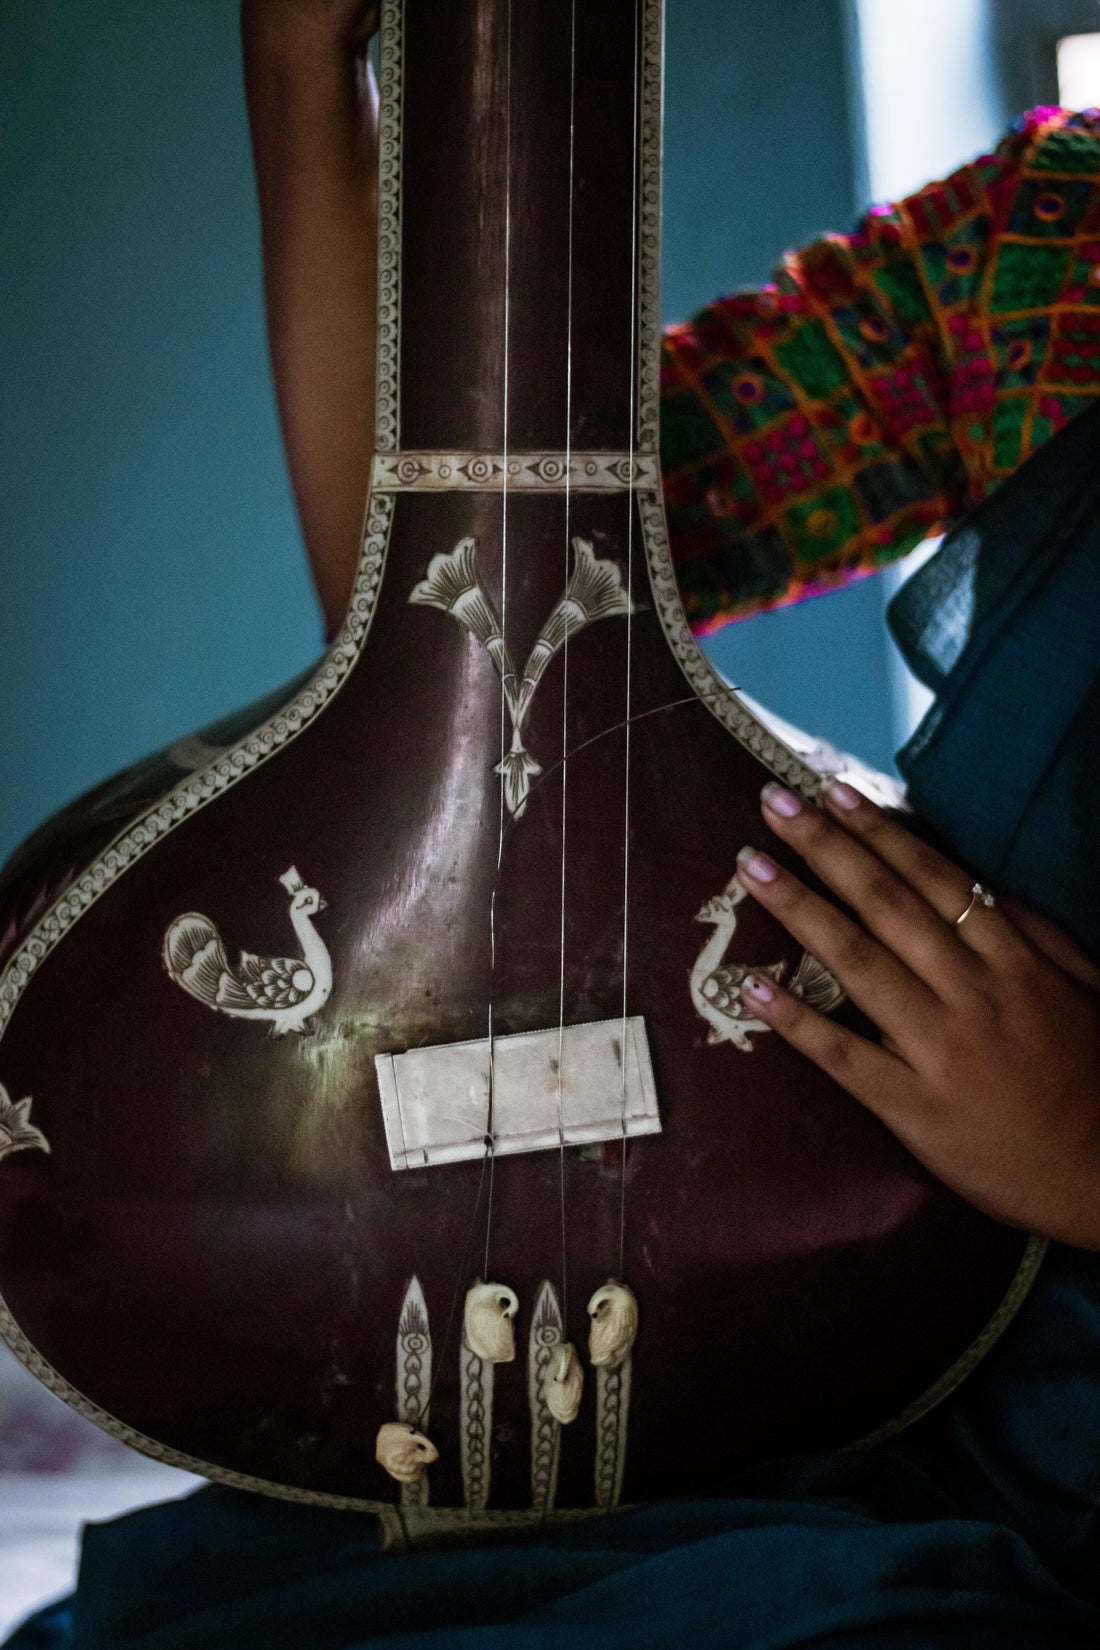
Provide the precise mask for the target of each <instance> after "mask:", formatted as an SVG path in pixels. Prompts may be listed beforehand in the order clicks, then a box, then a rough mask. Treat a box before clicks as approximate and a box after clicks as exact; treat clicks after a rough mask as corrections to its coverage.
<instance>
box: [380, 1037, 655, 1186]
mask: <svg viewBox="0 0 1100 1650" xmlns="http://www.w3.org/2000/svg"><path fill="white" fill-rule="evenodd" d="M623 1031H624V1021H623V1020H622V1019H621V1018H618V1019H614V1020H594V1021H591V1022H589V1023H588V1024H587V1025H579V1026H566V1027H565V1029H564V1031H563V1032H561V1033H560V1034H559V1031H558V1029H557V1027H556V1026H555V1027H552V1028H551V1029H550V1030H548V1031H521V1032H518V1033H516V1034H514V1035H512V1036H509V1037H497V1038H494V1040H493V1045H492V1065H493V1138H492V1149H493V1151H494V1153H495V1154H496V1155H498V1156H499V1155H501V1154H503V1153H513V1152H536V1151H545V1150H548V1149H551V1148H554V1147H557V1146H558V1145H559V1144H560V1143H561V1141H562V1140H564V1144H565V1145H567V1146H581V1145H588V1144H590V1143H592V1142H594V1141H600V1140H618V1139H619V1138H620V1136H621V1135H622V1134H623V1132H624V1130H625V1133H626V1134H628V1135H639V1134H659V1133H660V1132H661V1120H660V1117H659V1115H658V1111H657V1091H656V1088H655V1087H654V1082H653V1067H652V1065H651V1063H650V1058H649V1044H648V1041H647V1039H646V1032H645V1021H644V1020H643V1019H642V1017H641V1016H640V1015H634V1016H632V1017H630V1018H628V1019H627V1020H626V1021H625V1031H626V1036H625V1040H624V1036H623ZM559 1047H560V1051H561V1070H560V1073H559V1070H558V1054H559ZM374 1063H375V1069H376V1071H377V1074H378V1088H379V1093H380V1095H381V1100H382V1116H383V1120H384V1122H385V1126H386V1144H387V1146H388V1148H389V1154H390V1166H391V1168H394V1169H420V1168H424V1167H426V1166H427V1165H428V1164H433V1163H457V1162H461V1161H463V1160H464V1159H467V1158H480V1157H483V1156H484V1154H485V1151H486V1131H487V1129H488V1126H489V1066H490V1048H489V1039H488V1038H487V1037H486V1038H482V1039H479V1040H478V1041H476V1042H469V1043H444V1044H439V1045H437V1046H435V1047H434V1048H415V1049H409V1050H408V1051H407V1052H406V1053H404V1054H378V1055H376V1056H375V1061H374ZM559 1077H560V1084H559ZM624 1083H625V1092H624ZM559 1094H560V1099H559ZM559 1117H560V1123H561V1136H560V1138H559Z"/></svg>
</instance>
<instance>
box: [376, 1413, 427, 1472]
mask: <svg viewBox="0 0 1100 1650" xmlns="http://www.w3.org/2000/svg"><path fill="white" fill-rule="evenodd" d="M374 1458H375V1460H376V1461H377V1462H378V1464H379V1466H381V1467H385V1469H386V1471H387V1472H388V1473H389V1475H390V1477H391V1478H395V1479H396V1480H397V1482H398V1483H399V1484H415V1483H416V1480H417V1479H418V1478H419V1477H420V1475H421V1473H422V1472H423V1471H424V1468H425V1467H430V1466H431V1464H432V1462H433V1461H438V1460H439V1451H438V1450H437V1449H436V1447H435V1445H434V1444H433V1443H432V1441H431V1439H430V1438H425V1436H424V1434H423V1433H422V1432H417V1430H416V1428H415V1427H414V1426H413V1425H412V1423H411V1422H410V1421H386V1422H384V1423H383V1424H382V1426H380V1427H379V1428H378V1437H377V1439H376V1440H375V1445H374Z"/></svg>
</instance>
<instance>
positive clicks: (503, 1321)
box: [463, 1280, 519, 1364]
mask: <svg viewBox="0 0 1100 1650" xmlns="http://www.w3.org/2000/svg"><path fill="white" fill-rule="evenodd" d="M518 1311H519V1296H518V1295H517V1294H516V1292H515V1290H514V1289H509V1288H508V1286H507V1284H504V1283H482V1282H480V1280H479V1281H478V1282H477V1283H475V1284H474V1285H473V1287H472V1288H470V1289H468V1290H467V1291H466V1310H465V1314H464V1317H463V1326H464V1328H465V1332H466V1345H467V1346H468V1347H469V1348H470V1351H471V1352H476V1353H477V1355H478V1357H479V1358H484V1359H485V1361H486V1363H490V1364H510V1363H511V1362H512V1360H513V1358H514V1357H515V1355H516V1331H515V1325H514V1324H513V1322H512V1320H513V1318H514V1317H515V1315H516V1313H517V1312H518Z"/></svg>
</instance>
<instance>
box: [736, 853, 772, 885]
mask: <svg viewBox="0 0 1100 1650" xmlns="http://www.w3.org/2000/svg"><path fill="white" fill-rule="evenodd" d="M726 863H727V864H728V863H729V861H728V860H727V861H726ZM737 863H738V865H739V866H740V867H741V869H742V871H744V873H745V875H746V876H747V877H751V878H752V880H753V881H754V882H774V881H775V876H776V871H777V870H778V866H777V865H776V864H775V862H774V860H770V859H769V858H768V856H767V854H762V853H760V851H759V849H757V848H742V849H741V852H740V853H739V854H738V856H737Z"/></svg>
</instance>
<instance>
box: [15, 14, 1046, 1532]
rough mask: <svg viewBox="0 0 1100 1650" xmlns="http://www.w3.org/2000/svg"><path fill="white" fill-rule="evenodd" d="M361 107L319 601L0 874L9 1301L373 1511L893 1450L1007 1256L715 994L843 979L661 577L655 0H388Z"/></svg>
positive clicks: (1017, 1270) (747, 731)
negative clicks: (266, 667)
mask: <svg viewBox="0 0 1100 1650" xmlns="http://www.w3.org/2000/svg"><path fill="white" fill-rule="evenodd" d="M381 93H382V106H381V117H380V132H381V143H380V152H381V208H380V233H379V310H378V340H379V342H378V363H377V451H376V454H375V457H374V461H373V475H372V485H371V490H370V496H369V499H368V501H367V507H366V516H365V528H364V536H363V545H362V556H361V560H360V564H359V570H358V576H357V581H356V585H355V589H354V593H353V595H352V598H351V602H350V606H349V609H348V613H347V617H346V621H345V623H344V626H343V628H342V630H341V631H340V633H339V635H338V636H337V638H336V640H335V642H334V644H333V646H332V647H331V648H330V650H329V651H328V653H327V654H326V655H325V657H324V658H323V659H322V660H321V662H320V664H319V665H318V666H317V668H316V669H315V670H314V671H312V672H310V673H309V674H308V676H307V677H306V678H304V679H302V680H300V681H299V682H297V683H295V684H293V685H292V686H291V687H290V688H288V689H287V690H285V691H284V692H283V693H282V694H278V695H275V696H273V697H272V699H271V700H269V701H268V702H267V703H266V704H264V705H262V706H259V707H254V708H253V710H252V711H251V712H245V713H243V714H242V716H240V717H239V718H235V719H231V720H230V721H229V722H227V723H223V724H221V725H219V726H218V727H216V728H214V729H208V730H205V732H204V733H203V734H202V735H200V736H199V737H198V738H196V739H192V740H188V741H184V742H183V743H182V744H181V745H179V746H176V747H173V750H172V751H169V752H167V753H164V754H162V755H161V756H159V757H155V758H152V759H151V760H150V761H149V762H147V763H143V764H141V765H139V766H138V767H137V768H135V769H133V770H131V771H129V772H128V773H126V774H124V775H122V776H121V777H120V778H119V779H117V780H114V781H111V782H109V783H108V784H106V785H104V786H101V787H100V788H99V789H98V790H97V791H94V792H92V793H91V794H90V795H89V796H87V797H85V798H83V799H82V800H81V801H79V802H77V803H75V804H73V806H72V807H70V808H69V809H68V810H66V811H65V813H63V814H62V815H60V816H58V818H57V819H56V820H54V821H52V822H51V823H50V824H48V825H47V826H45V827H43V829H42V830H41V831H40V832H39V833H37V835H36V836H35V837H33V838H32V839H31V840H30V842H29V843H27V844H26V845H25V847H24V848H23V849H22V850H21V851H20V853H19V854H17V855H16V857H15V859H14V860H13V861H12V863H11V864H10V866H9V867H8V869H7V871H6V872H5V874H4V878H3V882H2V884H0V934H2V936H3V959H2V960H3V965H4V972H3V976H2V981H0V1015H2V1023H3V1035H2V1039H0V1080H2V1082H3V1084H4V1085H5V1087H4V1090H3V1096H4V1098H3V1109H2V1110H0V1288H2V1293H3V1303H2V1305H0V1323H2V1328H3V1333H4V1335H5V1337H6V1339H7V1340H8V1342H9V1344H10V1345H11V1346H12V1347H13V1348H14V1349H15V1351H16V1352H17V1354H18V1355H19V1356H20V1357H21V1358H22V1359H23V1360H24V1361H25V1362H26V1363H27V1364H28V1366H29V1367H30V1368H31V1369H33V1370H34V1371H35V1372H36V1373H37V1374H38V1375H39V1376H40V1377H41V1378H42V1379H43V1380H44V1381H46V1383H47V1384H48V1385H49V1386H51V1387H52V1388H53V1389H54V1390H55V1391H56V1392H58V1393H60V1394H61V1396H62V1397H64V1398H65V1399H66V1400H67V1401H68V1402H69V1403H70V1404H72V1405H73V1406H74V1407H75V1408H76V1409H78V1410H80V1411H81V1412H82V1413H84V1414H86V1415H89V1416H91V1417H92V1419H94V1420H96V1421H97V1422H98V1423H99V1424H100V1425H101V1426H103V1427H105V1428H106V1429H107V1430H109V1431H111V1432H113V1433H115V1434H116V1435H117V1436H119V1437H122V1438H124V1439H126V1440H127V1441H128V1442H129V1443H131V1444H133V1445H134V1446H135V1447H137V1448H139V1449H142V1450H145V1451H146V1452H147V1453H149V1454H151V1455H155V1456H158V1457H160V1458H161V1459H163V1460H166V1461H171V1462H174V1463H176V1464H178V1465H182V1466H187V1467H190V1468H192V1469H193V1470H196V1471H199V1472H202V1473H204V1474H207V1475H208V1476H210V1477H212V1478H215V1479H220V1480H223V1481H225V1482H228V1483H232V1484H237V1485H240V1486H244V1487H250V1488H252V1489H255V1490H259V1491H266V1492H267V1493H270V1494H273V1495H279V1496H284V1497H291V1498H297V1499H306V1500H314V1501H321V1502H327V1503H329V1504H335V1505H342V1506H354V1507H361V1508H364V1509H368V1510H374V1511H377V1512H382V1513H383V1514H385V1515H386V1516H387V1517H388V1518H390V1520H391V1522H392V1521H393V1519H394V1518H397V1519H398V1520H399V1523H400V1527H401V1529H402V1531H403V1532H404V1533H405V1535H406V1536H408V1535H411V1534H414V1533H416V1532H418V1531H420V1530H422V1529H430V1528H439V1529H442V1530H447V1529H465V1530H474V1531H475V1532H476V1531H479V1530H483V1529H487V1528H490V1527H493V1526H495V1525H517V1526H522V1525H524V1524H527V1523H538V1522H544V1521H546V1520H552V1519H556V1518H570V1517H576V1516H581V1515H583V1514H585V1513H588V1512H598V1511H606V1510H607V1509H609V1508H611V1507H613V1506H615V1505H616V1504H618V1503H619V1502H620V1500H622V1499H627V1500H631V1501H637V1500H641V1499H645V1498H653V1497H668V1496H683V1495H695V1494H705V1493H708V1492H720V1491H721V1490H722V1489H723V1487H724V1486H726V1485H727V1484H728V1483H729V1482H730V1480H731V1477H732V1475H733V1474H734V1473H735V1472H736V1471H737V1470H738V1469H739V1468H740V1467H742V1466H743V1465H745V1464H746V1463H749V1462H752V1461H753V1460H756V1459H759V1458H761V1457H763V1456H766V1455H768V1454H774V1453H776V1452H782V1451H789V1450H798V1449H823V1448H827V1447H830V1446H833V1445H837V1444H840V1443H842V1442H844V1441H846V1440H854V1439H857V1438H859V1437H861V1436H866V1435H868V1434H875V1433H877V1434H878V1435H882V1433H884V1432H888V1431H889V1430H891V1429H892V1428H895V1427H897V1426H899V1425H901V1424H903V1423H904V1421H905V1420H906V1419H909V1418H912V1416H914V1415H915V1414H917V1413H920V1412H922V1411H923V1410H924V1409H926V1408H927V1407H928V1406H929V1405H930V1404H931V1403H933V1402H934V1401H935V1400H936V1398H937V1397H939V1396H941V1395H942V1394H943V1393H944V1392H946V1391H948V1390H950V1388H951V1386H952V1385H953V1384H954V1383H955V1382H956V1381H957V1380H959V1379H961V1378H962V1376H963V1374H965V1372H966V1370H967V1368H969V1367H971V1366H972V1364H973V1363H974V1362H976V1361H977V1359H978V1358H979V1357H980V1356H981V1354H982V1352H983V1351H984V1350H985V1348H986V1347H987V1346H988V1345H989V1344H990V1343H991V1342H992V1340H993V1339H994V1338H995V1337H996V1334H997V1333H998V1332H999V1329H1000V1328H1001V1327H1002V1325H1003V1323H1004V1322H1006V1321H1007V1319H1008V1317H1010V1316H1011V1313H1012V1311H1013V1309H1014V1307H1015V1305H1016V1304H1017V1303H1018V1301H1019V1299H1020V1298H1021V1297H1022V1294H1023V1293H1024V1291H1025V1290H1026V1287H1027V1283H1028V1281H1029V1279H1030V1276H1031V1275H1032V1273H1033V1271H1034V1268H1035V1266H1036V1264H1037V1261H1038V1255H1039V1252H1040V1246H1039V1245H1037V1244H1036V1243H1035V1242H1034V1241H1033V1242H1031V1243H1029V1242H1028V1240H1027V1239H1026V1237H1024V1236H1023V1235H1021V1234H1019V1233H1016V1232H1013V1231H1010V1230H1008V1229H1007V1228H1005V1227H1003V1226H1000V1225H997V1224H996V1223H994V1222H992V1221H991V1220H989V1219H987V1218H985V1217H984V1216H982V1215H980V1214H979V1213H978V1212H977V1211H976V1210H975V1209H973V1208H971V1207H970V1206H969V1205H967V1204H966V1203H964V1202H962V1201H961V1200H960V1199H959V1198H957V1197H956V1196H955V1195H954V1194H952V1193H951V1192H949V1191H948V1190H946V1189H945V1188H944V1187H943V1186H942V1185H940V1184H939V1183H938V1182H937V1181H936V1180H934V1179H933V1178H932V1177H931V1176H930V1175H929V1174H928V1173H927V1172H926V1171H925V1170H923V1169H922V1168H921V1167H920V1166H919V1165H918V1164H917V1163H916V1162H915V1161H914V1160H913V1158H912V1157H910V1156H909V1154H908V1153H907V1152H906V1151H905V1149H904V1148H903V1147H902V1146H901V1145H900V1144H899V1143H898V1142H897V1141H896V1140H895V1139H894V1138H893V1137H892V1136H891V1135H890V1134H889V1133H888V1132H887V1131H886V1129H885V1128H884V1127H883V1126H882V1125H881V1124H880V1123H879V1122H878V1121H877V1120H876V1119H874V1118H873V1117H871V1116H870V1115H869V1114H868V1113H867V1112H866V1111H864V1110H863V1109H862V1108H860V1107H859V1106H858V1105H856V1104H855V1103H854V1102H853V1101H851V1100H850V1099H849V1098H848V1097H847V1096H846V1095H845V1094H844V1093H843V1092H842V1091H841V1090H840V1089H839V1088H837V1087H836V1086H835V1085H834V1084H833V1083H832V1082H831V1081H830V1080H829V1079H828V1078H827V1077H825V1076H824V1075H823V1074H822V1073H821V1072H819V1071H818V1070H817V1069H816V1068H814V1067H812V1066H810V1065H809V1064H808V1063H807V1062H805V1061H804V1060H802V1059H801V1058H800V1057H799V1056H798V1055H796V1054H795V1053H794V1052H793V1051H792V1050H791V1049H790V1048H788V1047H787V1046H786V1045H785V1044H783V1043H782V1042H781V1041H780V1040H779V1039H778V1038H776V1037H775V1036H773V1035H771V1034H770V1033H769V1032H768V1031H767V1028H766V1027H765V1026H764V1025H763V1024H762V1023H761V1022H760V1021H754V1020H753V1019H752V1018H751V1016H749V1015H748V1014H747V1013H746V1011H745V1010H744V1008H743V1007H742V1005H741V1001H740V997H739V995H738V991H737V986H738V983H739V981H740V980H741V979H742V978H743V977H744V973H745V970H746V969H747V968H750V967H752V968H756V969H758V970H759V969H770V970H771V971H772V972H773V973H774V974H775V975H776V976H777V977H779V976H782V977H784V978H786V979H788V980H791V981H793V982H794V983H795V984H796V986H797V988H798V989H799V990H801V991H803V992H805V993H806V994H808V995H809V996H810V998H811V1000H812V1001H814V1002H815V1004H816V1005H817V1006H819V1007H821V1008H823V1009H825V1010H827V1011H828V1012H831V1013H835V1014H836V1015H838V1016H839V1017H845V1016H849V1015H851V1014H853V1012H854V1011H853V1010H852V1009H851V1007H850V1005H849V1004H847V1003H846V1001H845V1000H844V992H843V987H842V985H841V984H840V983H839V982H837V981H836V980H834V979H833V977H832V976H831V975H829V974H828V973H827V971H826V970H825V969H823V968H822V966H821V965H820V964H819V963H817V962H816V961H815V959H813V958H811V957H807V956H805V955H802V954H799V953H798V952H797V950H796V949H792V944H791V941H790V939H789V937H788V936H787V935H786V934H785V933H784V931H783V930H782V929H781V928H780V927H778V925H777V924H776V923H775V922H774V921H773V920H772V919H771V918H770V917H769V916H768V915H767V914H766V912H764V911H763V910H762V909H761V908H759V907H757V906H756V905H755V904H753V903H751V902H746V903H745V904H739V903H738V890H737V888H736V885H735V884H731V877H732V873H733V870H734V855H735V852H736V847H737V845H738V844H739V843H741V842H743V841H745V840H747V839H748V838H749V837H752V838H753V839H754V840H755V839H756V837H757V835H758V833H759V829H760V824H759V817H758V814H757V797H758V795H759V791H760V787H761V784H762V782H763V781H764V780H765V779H766V778H767V777H768V776H769V775H777V776H780V777H781V778H782V779H783V781H784V783H785V784H787V785H788V786H793V787H794V788H796V789H797V790H799V791H801V792H802V794H803V795H806V796H808V797H812V796H813V795H815V793H816V790H817V788H818V786H819V784H820V775H819V774H818V773H816V772H815V771H813V770H812V769H811V768H810V767H808V766H806V765H805V763H804V762H803V761H802V760H801V759H800V758H799V757H798V756H797V755H796V754H795V753H794V752H793V751H792V750H791V749H790V748H788V746H786V745H785V744H784V743H783V742H782V741H781V740H780V739H778V738H777V737H776V736H775V735H774V734H773V733H771V732H769V730H768V729H767V728H766V727H765V726H764V725H763V724H762V723H761V722H760V721H759V720H758V719H757V718H756V717H755V716H754V715H753V714H751V713H750V710H749V709H748V708H747V707H746V705H745V704H744V703H743V702H742V701H741V700H740V699H739V698H738V697H737V696H736V695H735V694H733V693H731V692H729V691H728V690H726V689H725V688H724V687H723V686H722V684H721V683H720V682H719V681H718V680H717V678H716V677H715V676H714V675H713V673H712V672H711V671H710V669H709V667H708V666H707V664H706V662H705V660H704V659H703V657H702V655H701V654H700V652H699V651H698V649H697V648H696V646H695V644H694V642H693V641H692V639H691V637H690V635H689V633H688V631H687V628H686V626H685V623H684V619H683V616H682V612H681V609H680V606H679V602H678V598H677V594H676V586H675V581H674V577H673V572H672V566H671V562H670V558H669V553H668V546H667V543H666V538H665V527H664V516H663V508H662V499H661V490H660V476H659V470H658V460H657V384H656V369H657V352H658V343H659V327H658V307H657V272H658V271H657V266H658V250H659V234H658V229H659V212H660V203H659V151H660V99H661V7H660V0H575V3H574V4H570V5H566V4H563V5H554V6H547V5H544V4H536V3H534V0H386V4H385V5H384V8H383V27H382V45H381ZM769 851H770V852H772V853H773V854H775V855H776V857H777V858H778V859H780V860H781V861H785V862H786V863H788V864H789V863H791V858H790V855H789V854H788V852H787V850H786V849H785V848H784V846H783V845H782V844H781V843H778V842H775V841H772V842H771V843H770V844H769ZM288 923H289V925H290V927H291V928H293V930H294V933H295V935H296V942H291V940H290V933H289V929H288ZM700 924H702V925H703V927H704V928H707V929H708V930H710V929H713V933H707V934H704V933H703V932H702V930H701V928H700ZM291 953H292V954H291ZM234 958H237V960H236V961H233V959H234ZM11 1096H19V1099H18V1100H17V1101H16V1100H13V1099H12V1098H11Z"/></svg>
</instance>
